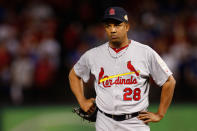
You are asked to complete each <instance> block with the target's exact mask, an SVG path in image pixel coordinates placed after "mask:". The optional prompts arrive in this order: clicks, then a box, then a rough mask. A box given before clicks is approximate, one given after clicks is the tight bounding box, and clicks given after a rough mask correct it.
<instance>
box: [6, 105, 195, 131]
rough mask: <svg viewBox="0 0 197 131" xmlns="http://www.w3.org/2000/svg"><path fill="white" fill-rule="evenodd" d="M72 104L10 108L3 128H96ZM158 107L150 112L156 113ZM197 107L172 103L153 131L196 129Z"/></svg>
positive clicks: (90, 130) (44, 130) (89, 130)
mask: <svg viewBox="0 0 197 131" xmlns="http://www.w3.org/2000/svg"><path fill="white" fill-rule="evenodd" d="M71 110H72V108H71V107H70V106H53V107H52V106H46V107H17V108H16V107H7V108H4V109H3V113H2V129H3V131H94V130H95V127H94V123H88V122H87V121H82V119H80V118H79V117H78V116H76V115H74V114H73V113H72V112H71ZM156 110H157V106H151V107H150V108H149V111H153V112H155V111H156ZM196 116H197V106H196V105H187V104H182V105H176V106H175V105H172V106H171V107H170V108H169V110H168V112H167V114H166V116H165V117H164V119H163V120H161V121H160V122H159V123H151V124H150V126H151V131H197V124H196V121H197V118H196Z"/></svg>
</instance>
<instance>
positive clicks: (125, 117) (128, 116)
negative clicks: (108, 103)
mask: <svg viewBox="0 0 197 131" xmlns="http://www.w3.org/2000/svg"><path fill="white" fill-rule="evenodd" d="M98 110H99V111H100V112H101V113H102V114H104V115H105V116H107V117H109V118H112V119H114V120H116V121H124V120H128V119H131V118H134V117H137V116H138V115H139V112H134V113H130V114H122V115H114V114H108V113H106V112H104V111H102V110H100V109H99V108H98Z"/></svg>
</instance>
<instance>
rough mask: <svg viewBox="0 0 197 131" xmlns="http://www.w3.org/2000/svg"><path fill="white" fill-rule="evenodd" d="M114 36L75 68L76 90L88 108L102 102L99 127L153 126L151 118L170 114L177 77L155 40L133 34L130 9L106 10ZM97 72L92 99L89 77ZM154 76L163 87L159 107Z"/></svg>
mask: <svg viewBox="0 0 197 131" xmlns="http://www.w3.org/2000/svg"><path fill="white" fill-rule="evenodd" d="M103 21H104V27H105V31H106V33H107V36H108V39H109V42H107V43H105V44H103V45H100V46H98V47H95V48H93V49H90V50H88V51H87V52H86V53H85V54H83V55H82V56H81V58H80V59H79V61H78V62H77V63H76V64H75V65H74V67H73V69H72V70H71V71H70V74H69V80H70V86H71V90H72V92H73V93H74V95H75V96H76V98H77V100H78V103H79V105H80V107H81V108H82V110H83V111H85V112H87V113H91V112H93V111H94V109H95V106H94V105H95V104H94V101H95V102H96V106H97V107H98V112H97V118H96V130H97V131H149V130H150V128H149V126H148V123H149V122H159V121H160V120H161V119H162V118H163V117H164V115H165V113H166V111H167V109H168V107H169V105H170V103H171V100H172V97H173V92H174V87H175V79H174V78H173V76H172V72H171V71H170V70H169V68H168V67H167V65H166V64H165V62H164V61H163V60H162V59H161V58H160V56H159V55H158V54H157V53H156V52H155V51H154V50H153V49H151V48H150V47H149V46H147V45H143V44H141V43H139V42H136V41H134V40H129V39H128V37H127V32H128V31H129V24H128V15H127V12H126V11H125V10H124V9H123V8H121V7H110V8H108V9H106V11H105V15H104V19H103ZM90 74H92V75H94V77H95V91H96V99H95V98H90V99H86V98H85V96H84V93H83V82H85V83H86V82H88V80H89V77H90ZM150 77H152V79H153V80H154V82H155V83H156V84H157V85H158V86H160V87H162V92H161V100H160V105H159V107H158V111H157V112H156V113H153V112H148V110H147V107H148V105H149V101H148V95H149V88H150V83H149V80H150Z"/></svg>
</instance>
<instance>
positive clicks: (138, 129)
mask: <svg viewBox="0 0 197 131" xmlns="http://www.w3.org/2000/svg"><path fill="white" fill-rule="evenodd" d="M118 123H119V125H118V126H117V128H116V129H117V131H150V127H149V126H148V125H147V124H144V122H143V121H141V120H139V119H137V118H136V117H135V118H132V119H129V120H124V121H121V122H118ZM118 123H117V124H118Z"/></svg>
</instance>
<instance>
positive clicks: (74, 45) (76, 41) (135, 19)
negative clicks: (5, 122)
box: [0, 0, 197, 104]
mask: <svg viewBox="0 0 197 131" xmlns="http://www.w3.org/2000/svg"><path fill="white" fill-rule="evenodd" d="M110 5H120V6H122V7H124V8H125V9H126V10H127V11H128V12H129V22H130V25H131V29H130V31H129V33H128V36H129V38H130V39H133V40H136V41H139V42H142V43H144V44H147V45H149V46H151V47H152V48H153V49H155V50H156V51H157V52H158V53H159V54H160V56H161V57H162V58H163V59H164V60H165V62H166V63H167V64H168V66H169V68H170V69H171V70H172V72H173V73H174V76H175V78H176V80H177V88H178V89H176V90H177V91H176V94H175V95H176V96H175V97H176V98H177V99H179V98H181V99H182V100H186V99H188V100H195V98H196V96H197V2H196V1H195V0H182V1H179V0H167V1H165V2H163V1H156V0H142V1H129V0H128V1H127V0H119V1H118V0H114V1H113V0H111V1H98V0H95V1H91V0H76V1H72V0H58V1H57V0H45V1H42V0H26V1H25V0H16V1H13V2H10V1H5V0H3V1H1V2H0V99H1V101H3V100H2V99H3V98H7V99H8V100H7V101H11V102H12V103H13V104H22V103H23V102H24V99H25V98H26V97H25V96H24V95H25V91H26V90H27V91H29V92H35V93H36V94H34V95H30V96H29V97H36V96H37V94H39V93H40V92H41V93H40V95H41V96H45V95H44V94H45V91H47V90H52V93H54V94H55V93H56V94H55V95H54V96H56V97H58V96H59V94H58V92H57V90H59V91H60V92H66V90H67V88H68V87H69V84H68V80H67V76H68V71H69V70H70V69H71V67H72V66H73V64H75V62H76V61H77V60H78V59H79V57H80V56H81V55H82V54H83V53H84V52H85V51H87V50H88V49H90V48H93V47H95V46H98V45H100V44H103V43H105V42H106V41H107V37H106V34H105V31H104V28H103V25H102V23H101V19H102V15H103V12H104V10H105V8H106V7H108V6H110ZM58 80H59V81H58ZM65 85H66V89H65ZM69 93H71V92H69ZM30 94H31V93H30ZM62 94H63V95H64V93H62ZM28 95H29V94H28ZM47 97H50V96H47ZM64 97H66V95H65V96H64ZM61 98H62V97H61ZM5 103H6V102H5Z"/></svg>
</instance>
